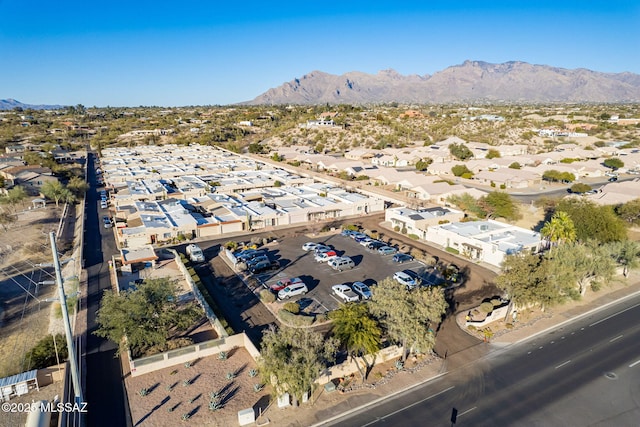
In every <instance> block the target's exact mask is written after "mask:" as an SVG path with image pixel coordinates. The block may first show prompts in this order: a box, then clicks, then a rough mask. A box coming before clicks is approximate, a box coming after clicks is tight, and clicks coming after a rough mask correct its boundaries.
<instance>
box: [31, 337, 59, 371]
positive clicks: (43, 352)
mask: <svg viewBox="0 0 640 427" xmlns="http://www.w3.org/2000/svg"><path fill="white" fill-rule="evenodd" d="M55 339H56V342H55V345H54V343H53V335H47V336H46V337H44V338H42V339H41V340H40V341H38V342H37V343H36V345H35V346H33V348H32V349H31V350H29V351H28V352H27V354H26V355H25V360H26V362H27V367H26V370H31V369H42V368H46V367H49V366H52V365H56V364H57V363H58V360H60V362H64V361H65V360H67V356H68V353H67V341H66V339H65V337H64V335H63V334H57V335H56V336H55ZM56 347H57V348H58V358H57V359H56Z"/></svg>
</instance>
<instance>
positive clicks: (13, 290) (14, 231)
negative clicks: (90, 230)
mask: <svg viewBox="0 0 640 427" xmlns="http://www.w3.org/2000/svg"><path fill="white" fill-rule="evenodd" d="M61 213H62V207H60V208H56V207H55V205H54V204H51V205H47V207H46V208H40V209H35V210H27V211H25V212H20V213H19V214H18V221H17V222H16V223H14V224H12V226H11V227H10V228H9V230H7V231H4V230H3V231H0V233H2V234H1V242H2V243H1V244H0V327H1V330H2V333H1V334H0V378H2V377H6V376H9V375H13V374H16V373H19V372H21V371H23V370H24V364H23V357H24V354H25V353H26V352H27V351H28V350H29V349H30V348H31V347H32V346H33V345H34V344H35V343H36V342H37V341H38V340H40V339H41V338H43V337H44V336H46V335H47V333H48V328H49V318H50V315H51V310H52V304H51V303H48V302H38V300H40V301H42V300H44V299H46V298H49V297H52V296H54V294H55V290H56V288H55V286H53V285H41V286H36V284H37V283H39V282H43V281H52V280H54V277H52V276H51V275H50V272H49V273H47V271H46V270H44V269H41V268H34V265H35V264H37V263H42V262H46V263H50V262H51V249H50V245H49V233H50V232H52V231H57V229H58V223H59V219H60V215H61ZM59 249H61V248H59Z"/></svg>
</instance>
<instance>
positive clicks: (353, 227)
mask: <svg viewBox="0 0 640 427" xmlns="http://www.w3.org/2000/svg"><path fill="white" fill-rule="evenodd" d="M342 229H343V230H350V231H358V230H360V227H358V226H357V225H354V224H345V225H343V226H342Z"/></svg>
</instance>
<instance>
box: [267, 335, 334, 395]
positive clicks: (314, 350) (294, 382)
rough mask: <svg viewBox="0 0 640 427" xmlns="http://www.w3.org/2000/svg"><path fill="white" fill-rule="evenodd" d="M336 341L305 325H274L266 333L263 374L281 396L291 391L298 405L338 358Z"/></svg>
mask: <svg viewBox="0 0 640 427" xmlns="http://www.w3.org/2000/svg"><path fill="white" fill-rule="evenodd" d="M336 348H337V341H336V339H334V338H327V339H325V337H323V336H322V335H321V334H319V333H318V332H313V331H310V330H308V329H302V328H288V327H281V328H279V329H275V328H271V329H267V330H265V332H264V335H263V338H262V348H261V350H260V354H261V359H260V361H259V364H260V373H261V374H262V377H263V379H264V381H265V382H269V383H271V384H272V385H273V388H274V391H275V392H276V394H277V395H278V396H281V395H282V394H284V393H289V394H290V395H291V397H292V399H293V403H294V405H295V406H297V405H298V402H299V400H300V399H301V398H302V395H303V394H305V393H307V392H313V389H314V387H315V380H316V379H317V378H318V376H319V375H320V373H321V372H322V370H323V369H324V368H325V367H326V366H327V365H328V364H329V363H330V362H332V361H333V360H334V359H335V352H336Z"/></svg>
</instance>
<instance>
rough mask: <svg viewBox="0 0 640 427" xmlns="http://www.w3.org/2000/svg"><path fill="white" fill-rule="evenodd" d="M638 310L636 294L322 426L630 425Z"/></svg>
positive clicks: (639, 412)
mask: <svg viewBox="0 0 640 427" xmlns="http://www.w3.org/2000/svg"><path fill="white" fill-rule="evenodd" d="M639 316H640V297H638V296H636V297H635V298H632V299H628V300H626V301H624V302H621V303H617V304H615V305H613V306H611V307H608V308H607V309H605V310H601V311H600V312H598V313H596V314H591V315H589V316H586V317H583V318H581V319H579V320H577V321H574V322H572V323H569V324H565V325H564V326H563V327H559V328H557V329H555V330H552V331H550V332H547V333H544V334H541V335H539V336H537V337H535V338H533V339H530V340H527V341H525V342H523V343H521V344H518V345H513V346H509V347H507V348H502V349H494V350H495V351H493V352H492V353H491V354H489V355H488V356H486V357H484V358H482V359H480V360H478V361H476V362H475V363H470V364H468V365H466V366H463V367H461V368H459V369H456V370H455V371H451V372H449V373H447V374H446V375H444V376H443V377H440V378H438V379H435V380H433V381H431V382H429V383H427V384H426V385H423V386H420V387H416V388H414V389H411V390H408V391H405V392H404V393H403V394H401V395H399V396H397V397H395V398H393V399H389V400H388V401H386V402H384V403H380V404H377V405H374V406H372V407H368V408H366V410H363V411H361V412H357V413H355V414H354V415H353V416H351V417H350V418H343V419H340V420H335V421H334V422H333V423H328V424H327V425H340V426H378V425H379V426H383V425H384V426H423V425H428V426H452V425H456V426H458V425H459V426H485V425H486V426H511V425H517V426H542V425H544V426H587V425H588V426H637V425H638V420H639V419H640V406H639V405H640V325H639V324H638V322H637V319H638V318H639ZM454 411H455V412H456V417H455V423H452V414H453V412H454Z"/></svg>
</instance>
